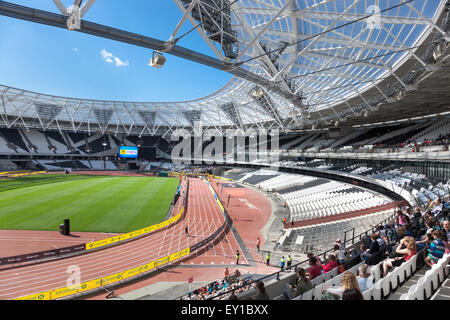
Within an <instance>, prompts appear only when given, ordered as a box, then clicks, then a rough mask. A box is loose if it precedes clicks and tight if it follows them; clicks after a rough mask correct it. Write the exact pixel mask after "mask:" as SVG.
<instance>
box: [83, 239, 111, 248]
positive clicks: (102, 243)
mask: <svg viewBox="0 0 450 320" xmlns="http://www.w3.org/2000/svg"><path fill="white" fill-rule="evenodd" d="M107 244H108V238H107V239H102V240H98V241H94V242H89V243H86V250H89V249H95V248H98V247H102V246H106V245H107Z"/></svg>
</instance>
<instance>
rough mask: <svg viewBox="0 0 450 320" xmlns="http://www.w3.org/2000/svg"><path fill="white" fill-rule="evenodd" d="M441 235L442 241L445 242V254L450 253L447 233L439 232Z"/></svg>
mask: <svg viewBox="0 0 450 320" xmlns="http://www.w3.org/2000/svg"><path fill="white" fill-rule="evenodd" d="M439 232H440V234H441V240H442V241H443V242H444V245H445V252H444V254H448V253H450V244H449V242H448V238H447V233H446V232H445V231H442V230H439Z"/></svg>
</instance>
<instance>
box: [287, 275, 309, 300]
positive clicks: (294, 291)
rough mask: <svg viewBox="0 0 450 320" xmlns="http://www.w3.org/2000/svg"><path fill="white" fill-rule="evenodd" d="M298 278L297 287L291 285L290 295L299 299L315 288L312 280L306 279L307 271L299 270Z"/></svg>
mask: <svg viewBox="0 0 450 320" xmlns="http://www.w3.org/2000/svg"><path fill="white" fill-rule="evenodd" d="M297 276H298V279H297V281H296V283H295V285H294V286H293V285H290V289H291V293H290V295H291V297H292V298H295V297H298V296H300V295H302V294H303V293H305V292H307V291H309V290H311V289H312V288H313V285H312V283H311V280H309V279H308V278H307V277H306V272H305V269H303V268H299V269H298V270H297Z"/></svg>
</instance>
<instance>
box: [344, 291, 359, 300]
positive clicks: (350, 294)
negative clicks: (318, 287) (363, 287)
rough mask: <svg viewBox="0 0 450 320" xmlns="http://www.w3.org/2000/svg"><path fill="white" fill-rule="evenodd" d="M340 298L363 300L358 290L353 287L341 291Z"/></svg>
mask: <svg viewBox="0 0 450 320" xmlns="http://www.w3.org/2000/svg"><path fill="white" fill-rule="evenodd" d="M342 300H364V297H363V295H362V293H361V291H360V290H358V289H356V288H354V289H349V290H345V291H344V292H342Z"/></svg>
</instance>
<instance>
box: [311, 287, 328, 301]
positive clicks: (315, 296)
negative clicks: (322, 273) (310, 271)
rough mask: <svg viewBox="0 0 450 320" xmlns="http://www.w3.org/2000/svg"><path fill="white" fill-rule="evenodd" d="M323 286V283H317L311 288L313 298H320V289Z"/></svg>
mask: <svg viewBox="0 0 450 320" xmlns="http://www.w3.org/2000/svg"><path fill="white" fill-rule="evenodd" d="M324 287H325V283H321V284H319V285H317V286H316V287H315V288H314V289H313V290H314V293H313V295H314V300H320V297H321V296H322V290H323V288H324Z"/></svg>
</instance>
